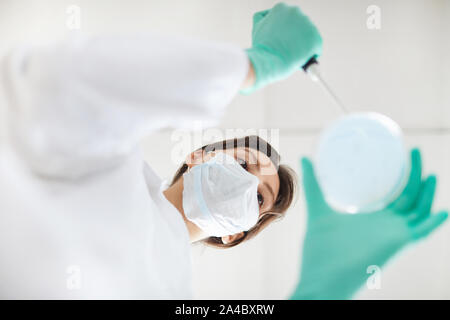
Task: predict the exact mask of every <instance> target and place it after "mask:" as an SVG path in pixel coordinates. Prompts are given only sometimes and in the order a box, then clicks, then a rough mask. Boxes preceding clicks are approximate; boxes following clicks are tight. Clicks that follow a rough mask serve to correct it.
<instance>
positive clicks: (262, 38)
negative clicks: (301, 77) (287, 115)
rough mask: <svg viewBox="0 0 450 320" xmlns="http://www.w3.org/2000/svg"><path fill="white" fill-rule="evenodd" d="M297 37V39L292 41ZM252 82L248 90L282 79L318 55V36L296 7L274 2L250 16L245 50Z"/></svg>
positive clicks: (319, 40)
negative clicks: (253, 77)
mask: <svg viewBox="0 0 450 320" xmlns="http://www.w3.org/2000/svg"><path fill="white" fill-rule="evenodd" d="M296 39H298V41H295V40H296ZM247 54H248V56H249V59H250V61H251V62H252V64H253V68H254V69H255V74H256V81H255V83H254V84H253V86H251V87H250V88H246V89H245V90H242V91H241V92H242V93H251V92H253V91H254V90H256V89H259V88H262V87H264V86H265V85H267V84H269V83H272V82H275V81H277V80H281V79H284V78H286V77H288V76H289V75H291V74H292V73H294V72H295V71H297V70H299V69H300V68H301V67H302V66H304V65H305V64H306V63H307V62H308V61H309V60H310V59H311V58H313V57H319V56H320V55H321V54H322V37H321V36H320V34H319V31H318V30H317V28H316V26H315V25H314V24H313V23H312V22H311V21H310V20H309V18H308V17H307V16H305V15H304V14H303V13H302V12H301V10H300V8H299V7H297V6H288V5H286V4H284V3H278V4H277V5H275V6H274V7H273V8H272V9H270V10H264V11H260V12H257V13H255V14H254V16H253V31H252V47H251V48H250V49H248V50H247Z"/></svg>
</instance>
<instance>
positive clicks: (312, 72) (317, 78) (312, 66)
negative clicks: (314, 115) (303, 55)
mask: <svg viewBox="0 0 450 320" xmlns="http://www.w3.org/2000/svg"><path fill="white" fill-rule="evenodd" d="M302 69H303V70H304V71H305V72H306V73H307V74H308V75H309V77H310V78H311V80H312V81H314V82H317V83H319V84H320V86H321V87H322V88H323V89H324V90H325V91H326V92H327V93H328V96H329V97H330V98H331V99H332V100H333V101H334V103H335V104H336V105H337V107H338V108H339V111H340V112H342V113H345V114H348V113H349V111H348V109H347V107H346V106H345V105H344V104H343V103H342V101H341V100H340V99H339V98H338V97H337V95H336V94H335V93H334V92H333V90H331V88H330V87H329V86H328V84H327V83H326V81H325V80H324V79H323V77H322V75H321V74H320V68H319V62H318V61H317V60H316V58H315V57H312V58H311V59H309V61H308V62H307V63H306V64H305V65H304V66H303V67H302Z"/></svg>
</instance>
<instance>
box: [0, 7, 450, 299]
mask: <svg viewBox="0 0 450 320" xmlns="http://www.w3.org/2000/svg"><path fill="white" fill-rule="evenodd" d="M275 3H276V1H269V0H253V1H242V0H227V1H225V0H222V1H219V0H190V1H182V0H164V1H163V0H154V1H151V0H149V1H144V0H142V1H139V0H127V1H125V0H122V1H119V0H90V1H88V0H85V1H75V0H73V1H67V0H58V1H56V0H54V1H50V0H14V1H13V0H0V39H1V41H0V53H1V52H3V51H4V50H5V49H7V48H8V47H10V46H13V45H15V44H17V43H18V42H21V41H53V40H55V39H61V38H64V37H67V36H69V35H70V34H71V33H73V32H74V31H71V30H69V29H68V28H67V27H66V22H67V19H68V14H67V13H66V9H67V7H68V6H69V5H77V6H79V7H80V8H81V30H82V32H84V33H87V34H99V33H100V34H101V33H105V32H107V33H112V32H116V33H127V32H135V31H139V32H142V31H144V32H145V31H153V32H154V31H156V32H162V33H168V34H185V35H190V36H196V37H199V38H203V39H211V40H219V41H225V42H232V43H235V44H238V45H240V46H241V47H243V48H245V47H248V46H249V44H250V32H251V24H252V23H251V22H252V14H253V13H254V12H256V11H259V10H263V9H267V8H270V7H272V6H273V5H274V4H275ZM288 3H289V4H297V5H299V6H300V7H301V8H302V9H303V10H304V11H305V12H306V13H307V14H308V15H309V16H310V17H311V19H312V20H313V21H314V22H315V23H316V24H317V26H318V28H319V29H320V32H321V34H322V36H323V38H324V54H323V57H322V58H321V59H320V62H321V68H322V73H323V74H324V76H325V77H326V78H327V79H328V81H329V83H330V84H331V85H332V86H333V88H334V89H335V91H336V92H337V93H338V94H339V95H340V96H341V98H342V100H343V101H344V102H345V103H346V104H347V105H348V107H349V108H350V109H351V110H352V111H359V110H373V111H379V112H382V113H385V114H387V115H388V116H390V117H392V118H393V119H394V120H395V121H397V122H398V123H399V124H400V125H401V126H402V128H403V129H404V132H405V134H406V140H407V143H408V146H411V147H412V146H419V147H420V148H421V149H422V151H423V155H424V165H425V171H426V172H427V173H430V172H434V173H437V175H438V179H439V185H438V193H437V201H436V203H435V206H436V207H447V208H450V90H449V89H450V41H449V40H450V1H446V0H434V1H432V0H420V1H415V0H408V1H406V0H403V1H399V0H396V1H393V0H390V1H389V0H378V1H375V0H373V1H365V0H345V1H344V0H340V1H337V0H309V1H306V0H305V1H288ZM369 5H377V6H378V7H380V9H381V29H380V30H369V29H368V28H367V26H366V20H367V18H368V16H369V15H368V14H367V13H366V9H367V7H368V6H369ZM338 115H339V112H338V111H337V110H336V109H335V107H334V105H333V104H332V103H331V102H330V101H329V100H328V97H327V96H326V95H324V94H323V92H322V91H321V89H320V88H319V87H317V85H316V84H314V83H311V82H310V80H309V79H308V78H307V77H305V75H304V74H302V73H301V72H298V73H297V74H296V75H294V76H292V77H291V78H289V79H287V80H285V81H282V82H280V83H278V84H276V85H273V86H271V87H269V88H267V89H265V90H263V91H260V92H257V93H255V94H253V95H250V96H237V97H236V98H235V99H234V101H233V102H232V104H231V105H230V107H229V109H228V111H227V114H226V116H225V118H224V119H223V121H222V124H221V128H224V129H225V128H242V129H247V128H255V129H258V128H275V129H279V130H280V137H279V151H280V153H281V155H282V160H283V162H284V163H287V164H289V165H291V166H292V167H293V168H294V169H295V170H298V160H299V158H300V157H301V156H304V155H312V154H313V151H314V145H315V142H316V139H317V134H318V133H319V132H320V130H321V128H323V127H324V125H325V124H326V123H328V122H329V121H331V120H333V119H334V118H335V117H336V116H338ZM171 135H172V131H169V130H167V131H164V132H161V133H158V134H155V135H154V136H152V137H149V138H148V139H146V141H145V142H144V147H145V153H146V158H147V160H148V162H149V163H150V164H151V165H152V166H153V167H154V168H155V169H156V170H157V171H158V172H159V174H160V175H161V176H162V177H166V178H170V176H171V175H172V174H173V172H174V171H175V169H176V168H177V166H178V163H177V162H176V161H175V159H174V158H173V157H172V151H173V149H174V145H175V144H176V143H177V142H176V141H174V139H172V138H171ZM195 146H197V145H195ZM304 219H305V213H304V203H303V198H302V194H300V196H299V198H298V201H297V203H296V206H295V207H293V208H292V209H290V210H289V212H288V213H287V216H286V217H285V218H284V219H283V220H281V221H280V222H277V223H275V224H273V225H272V226H270V227H269V228H268V229H266V231H264V232H263V234H261V235H260V236H258V237H257V238H256V239H254V240H252V241H250V242H249V243H246V244H244V245H242V246H240V247H238V248H234V249H231V250H216V249H211V248H205V247H203V246H202V245H196V246H194V247H193V254H194V278H195V296H196V298H207V299H215V298H233V299H240V298H244V299H245V298H247V299H253V298H255V299H270V298H275V299H278V298H279V299H282V298H286V297H287V296H288V295H289V293H290V292H291V290H292V288H293V286H294V285H295V281H296V279H297V275H298V269H299V263H300V261H299V256H300V248H301V241H302V236H303V232H304V222H305V221H304ZM449 240H450V223H447V224H446V225H445V226H444V227H443V228H441V229H440V230H439V231H438V232H436V233H435V234H434V235H433V236H431V237H430V238H428V239H427V240H425V241H423V242H421V243H419V244H418V245H415V246H414V247H410V248H408V249H407V250H405V251H404V252H402V253H401V254H400V255H399V256H397V257H396V258H395V259H394V260H392V261H391V263H390V264H389V265H388V266H387V268H386V269H384V271H383V274H382V289H381V290H363V291H362V292H360V294H359V295H358V297H359V298H369V299H380V298H385V299H408V298H413V299H419V298H420V299H421V298H424V299H435V298H438V299H440V298H445V299H450V246H449V245H448V242H449Z"/></svg>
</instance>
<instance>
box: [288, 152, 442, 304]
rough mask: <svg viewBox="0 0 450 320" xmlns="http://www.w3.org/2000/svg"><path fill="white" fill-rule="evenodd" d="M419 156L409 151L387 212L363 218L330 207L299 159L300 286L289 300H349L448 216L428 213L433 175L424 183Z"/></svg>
mask: <svg viewBox="0 0 450 320" xmlns="http://www.w3.org/2000/svg"><path fill="white" fill-rule="evenodd" d="M421 167H422V166H421V157H420V152H419V150H417V149H414V150H413V151H412V152H411V174H410V177H409V181H408V184H407V186H406V187H405V189H404V191H403V193H402V194H401V195H400V196H399V198H398V199H397V200H395V201H394V202H393V203H392V204H391V205H389V206H388V208H386V209H384V210H381V211H377V212H373V213H367V214H354V215H352V214H344V213H340V212H336V211H334V210H333V209H331V208H330V207H329V206H328V205H327V203H326V202H325V200H324V197H323V195H322V191H321V190H320V187H319V185H318V183H317V180H316V178H315V175H314V169H313V166H312V164H311V162H310V161H309V160H308V159H302V170H303V184H304V188H305V198H306V203H307V210H308V222H307V230H306V237H305V242H304V246H303V259H302V270H301V277H300V283H299V285H298V286H297V288H296V290H295V292H294V294H293V295H292V297H291V298H292V299H349V298H351V297H352V296H353V295H354V294H355V293H356V292H357V290H358V289H359V288H360V287H362V285H363V284H365V282H366V280H367V279H368V277H369V276H370V274H368V273H367V268H368V267H369V266H371V265H376V266H378V267H381V266H382V265H383V264H384V263H385V262H386V261H387V260H388V259H389V258H391V257H392V256H393V255H394V254H395V253H396V252H398V251H399V250H400V249H401V248H402V247H404V246H405V245H407V244H408V243H411V242H414V241H416V240H418V239H420V238H423V237H426V236H427V235H428V234H430V233H431V232H432V231H433V230H434V229H436V228H437V227H438V226H439V225H440V224H441V223H442V222H443V221H444V220H445V219H446V218H447V216H448V213H447V212H446V211H442V212H439V213H437V214H431V213H430V212H431V207H432V203H433V198H434V192H435V188H436V177H435V176H433V175H431V176H429V177H428V178H427V179H425V180H424V181H422V170H421Z"/></svg>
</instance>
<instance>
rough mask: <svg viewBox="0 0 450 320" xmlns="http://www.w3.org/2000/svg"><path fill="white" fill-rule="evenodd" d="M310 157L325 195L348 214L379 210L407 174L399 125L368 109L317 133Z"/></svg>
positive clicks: (401, 187)
mask: <svg viewBox="0 0 450 320" xmlns="http://www.w3.org/2000/svg"><path fill="white" fill-rule="evenodd" d="M315 162H316V172H317V179H318V182H319V184H320V186H321V188H322V191H323V193H324V196H325V199H326V200H327V202H328V203H329V205H330V206H332V207H333V208H335V209H337V210H339V211H343V212H348V213H360V212H372V211H376V210H380V209H383V208H384V207H386V206H387V205H388V204H390V203H391V202H392V201H393V200H394V199H395V198H396V197H398V195H399V194H400V193H401V191H402V190H403V188H404V187H405V185H406V182H407V179H408V173H409V158H408V155H407V152H406V148H405V144H404V139H403V135H402V132H401V129H400V127H399V126H398V125H397V123H395V122H394V121H393V120H391V119H390V118H388V117H386V116H384V115H382V114H379V113H374V112H370V113H355V114H351V115H346V116H343V117H341V118H339V119H338V120H337V121H336V122H334V123H333V124H332V125H331V126H330V127H329V128H327V129H326V130H325V131H324V132H323V133H322V135H321V137H320V141H319V145H318V148H317V151H316V156H315Z"/></svg>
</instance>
